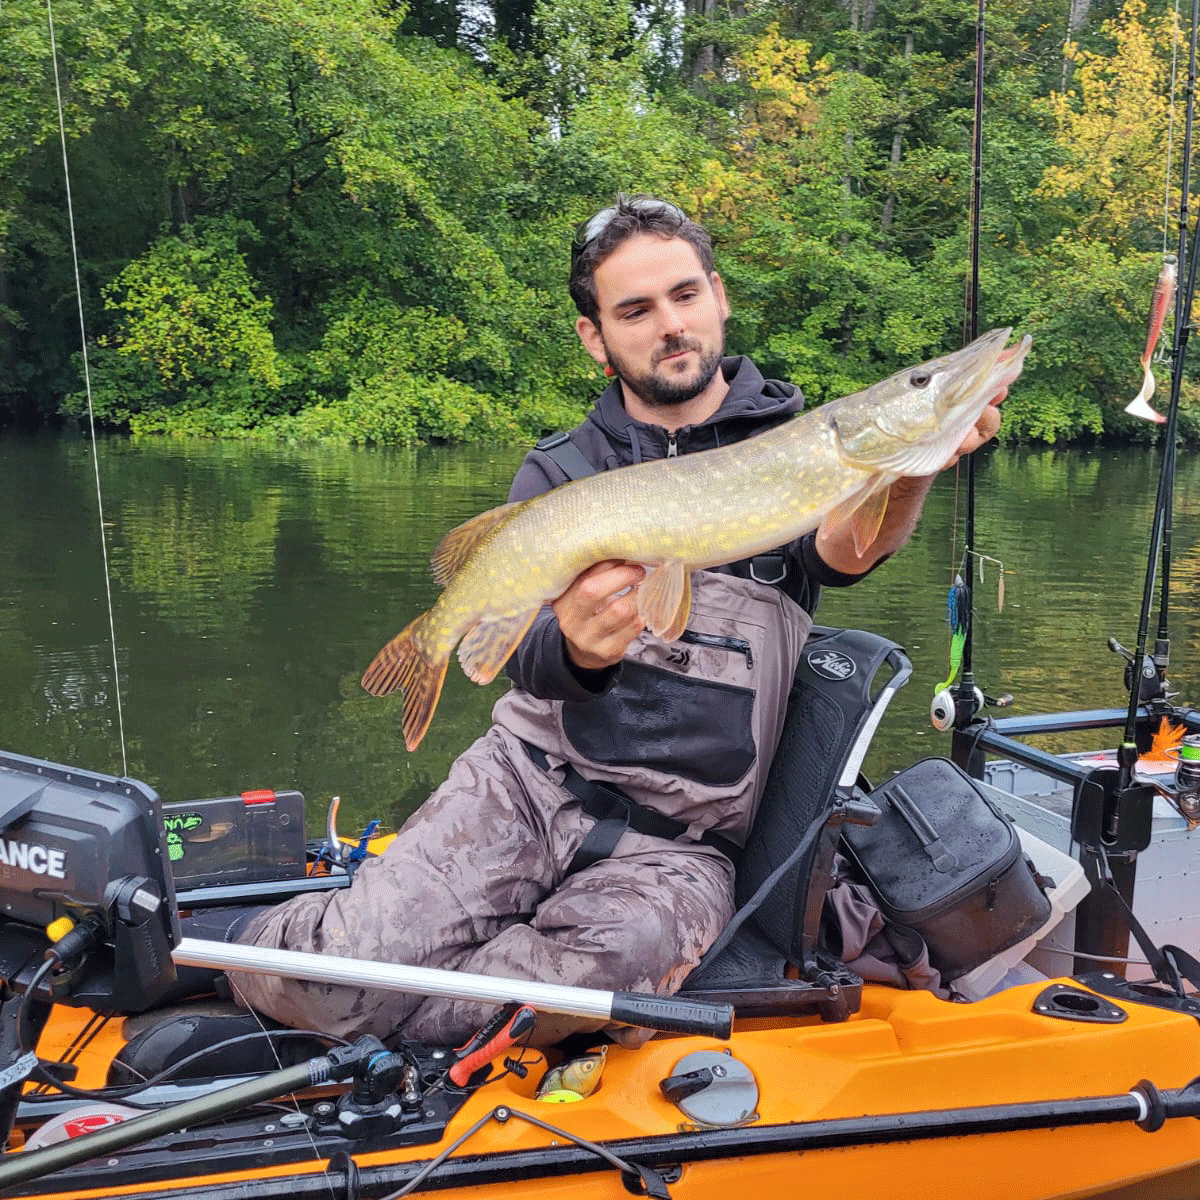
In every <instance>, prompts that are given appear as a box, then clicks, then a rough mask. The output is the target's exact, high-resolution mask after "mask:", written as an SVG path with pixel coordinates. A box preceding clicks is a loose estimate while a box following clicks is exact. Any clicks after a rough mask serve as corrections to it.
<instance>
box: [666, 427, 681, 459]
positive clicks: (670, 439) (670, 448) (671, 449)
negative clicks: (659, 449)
mask: <svg viewBox="0 0 1200 1200" xmlns="http://www.w3.org/2000/svg"><path fill="white" fill-rule="evenodd" d="M667 457H668V458H678V457H679V443H678V442H676V441H675V435H674V434H673V433H669V434H667Z"/></svg>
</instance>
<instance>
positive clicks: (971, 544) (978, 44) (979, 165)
mask: <svg viewBox="0 0 1200 1200" xmlns="http://www.w3.org/2000/svg"><path fill="white" fill-rule="evenodd" d="M985 6H986V0H979V6H978V11H977V13H976V17H975V128H974V133H973V137H972V144H971V251H970V259H971V282H970V295H969V298H968V304H967V337H966V343H967V344H968V345H969V344H970V343H971V342H973V341H974V340H975V338H976V337H977V336H978V334H979V214H980V212H981V211H982V209H983V50H984V35H985V29H986V13H985ZM974 549H975V455H974V454H968V455H967V514H966V528H965V531H964V536H963V564H964V568H965V569H964V570H963V571H962V572H961V574H962V577H963V578H964V580H965V581H966V587H967V594H966V596H965V597H963V599H964V600H965V609H966V621H965V628H964V629H963V647H962V677H961V678H960V680H959V684H958V689H957V693H956V696H955V705H954V708H955V717H956V721H957V722H961V723H962V724H964V725H965V724H966V723H967V722H968V721H969V720H970V719H971V718H972V717H973V716H974V715H975V711H976V707H977V697H976V695H975V675H974V673H973V671H972V666H971V653H972V640H973V634H974V625H975V622H974V620H973V617H974V613H973V611H972V605H971V593H970V587H971V584H970V579H971V575H970V566H971V555H972V553H973V552H974ZM952 594H953V593H952Z"/></svg>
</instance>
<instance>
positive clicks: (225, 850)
mask: <svg viewBox="0 0 1200 1200" xmlns="http://www.w3.org/2000/svg"><path fill="white" fill-rule="evenodd" d="M162 817H163V833H164V835H165V845H166V848H167V856H168V858H169V859H170V860H171V871H172V873H173V875H174V878H175V886H176V888H179V889H190V888H203V887H215V886H220V885H224V884H238V883H256V882H259V881H262V880H275V879H296V878H300V877H302V876H303V875H304V870H305V848H306V841H305V831H304V796H303V795H302V794H301V793H300V792H295V791H282V792H275V791H270V790H268V789H263V790H258V791H249V792H243V793H242V794H241V795H240V796H222V797H220V798H218V799H212V800H192V801H189V802H187V803H183V804H164V805H163V806H162Z"/></svg>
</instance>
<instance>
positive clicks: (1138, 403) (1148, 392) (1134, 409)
mask: <svg viewBox="0 0 1200 1200" xmlns="http://www.w3.org/2000/svg"><path fill="white" fill-rule="evenodd" d="M1175 263H1176V260H1175V255H1173V254H1165V255H1163V265H1162V269H1161V270H1160V271H1159V273H1158V279H1156V280H1155V282H1154V291H1153V292H1152V293H1151V295H1150V324H1149V326H1148V327H1147V329H1146V349H1145V350H1143V351H1142V390H1141V391H1140V392H1138V394H1137V395H1136V396H1134V398H1133V399H1132V400H1130V402H1129V403H1128V404H1127V405H1125V411H1126V412H1127V413H1128V414H1129V415H1130V416H1131V417H1141V418H1142V419H1143V420H1144V421H1155V422H1157V423H1158V424H1159V425H1161V424H1162V423H1163V422H1164V421H1165V420H1166V419H1167V418H1166V417H1164V416H1163V415H1162V413H1159V412H1155V411H1154V409H1152V408H1151V407H1150V397H1151V396H1153V395H1154V372H1153V371H1151V370H1150V358H1151V356H1152V355H1153V354H1154V347H1155V346H1157V345H1158V339H1159V335H1160V334H1161V333H1162V329H1163V323H1164V322H1165V321H1166V319H1167V309H1168V308H1169V307H1170V304H1171V301H1172V300H1173V299H1174V298H1175V283H1176V278H1177V275H1178V267H1177V266H1176V265H1175Z"/></svg>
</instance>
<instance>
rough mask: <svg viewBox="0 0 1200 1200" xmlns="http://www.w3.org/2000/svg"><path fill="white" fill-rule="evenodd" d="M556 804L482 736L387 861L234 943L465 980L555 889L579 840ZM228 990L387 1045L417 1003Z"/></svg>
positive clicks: (277, 913) (307, 988) (330, 990)
mask: <svg viewBox="0 0 1200 1200" xmlns="http://www.w3.org/2000/svg"><path fill="white" fill-rule="evenodd" d="M535 782H536V784H538V785H540V786H541V788H542V789H546V788H548V787H549V785H548V784H547V783H546V782H544V780H536V781H535ZM551 802H552V803H551ZM560 803H561V799H560V796H559V794H557V793H551V794H550V796H549V799H548V798H547V797H545V796H541V795H539V796H538V797H537V798H531V796H530V794H529V792H528V791H527V789H526V787H525V785H524V783H523V782H522V780H521V779H520V777H519V775H517V773H516V772H515V771H514V770H513V766H512V764H511V762H510V760H509V758H508V757H507V755H506V754H505V752H504V749H503V747H502V746H501V745H500V743H499V741H498V740H497V739H496V738H495V736H494V734H489V735H485V736H484V737H483V738H481V739H480V740H479V741H478V742H476V743H475V744H474V745H473V746H471V747H470V748H469V749H468V750H466V751H465V752H464V753H463V754H462V755H461V756H460V757H459V758H458V760H457V761H456V762H455V764H454V766H453V767H452V768H451V771H450V775H449V776H448V778H447V780H446V782H445V783H444V784H442V786H441V787H440V788H438V789H437V791H436V792H434V793H433V795H432V796H430V798H429V799H428V800H427V801H426V802H425V804H424V805H422V806H421V808H420V809H419V810H418V811H417V812H416V813H414V814H413V816H412V817H410V818H409V820H408V821H407V822H406V823H405V825H404V827H403V828H402V829H401V831H400V832H399V833H398V834H397V836H396V839H395V841H393V843H392V844H391V846H389V847H388V849H387V850H386V851H385V853H384V854H383V855H381V856H380V857H379V858H374V859H367V860H366V861H364V862H363V863H361V864H360V865H359V868H358V871H357V873H356V875H355V878H354V882H353V885H352V886H351V887H349V888H346V889H342V890H339V891H334V892H323V893H319V894H313V895H306V896H299V897H296V898H295V899H293V900H289V901H286V902H285V903H283V904H280V905H277V906H275V907H273V908H271V909H268V910H267V911H266V912H264V913H262V914H260V915H259V916H258V917H256V918H255V919H254V920H253V921H252V922H251V923H250V925H249V926H248V927H247V929H246V930H245V932H244V933H243V934H242V935H241V936H240V937H239V939H238V940H239V941H240V942H241V943H242V944H244V945H256V946H267V947H273V948H277V949H285V950H304V951H311V952H314V953H318V954H334V955H340V956H341V957H343V958H361V959H368V960H373V961H378V962H393V963H404V964H407V965H413V966H427V967H440V968H445V969H449V970H471V969H472V968H471V967H470V966H469V965H468V960H469V958H470V956H471V954H472V952H473V951H475V950H476V949H477V948H478V947H479V946H480V945H482V944H483V943H486V942H488V941H489V940H490V939H492V938H494V937H496V936H497V934H499V933H501V931H502V930H504V929H505V928H506V927H507V926H509V925H511V924H512V923H513V922H514V921H521V920H526V921H527V920H529V919H530V918H531V917H532V915H533V913H534V910H535V909H536V907H537V905H538V903H539V902H540V901H541V899H542V897H543V896H544V895H545V894H546V893H547V892H548V891H549V890H550V889H551V888H552V887H553V886H554V883H555V882H556V881H557V875H558V871H559V868H558V867H557V866H556V862H558V861H561V860H562V858H563V855H564V854H566V853H567V852H568V850H569V849H570V844H571V841H572V840H575V841H577V840H578V833H577V830H570V831H564V830H562V829H560V827H559V824H558V823H557V822H556V821H555V820H554V817H553V805H555V804H560ZM548 814H549V815H548ZM560 842H561V843H562V845H560V844H559V843H560ZM231 982H232V983H233V985H234V988H235V994H237V995H238V996H239V998H240V999H241V1000H242V1001H243V1002H244V1003H246V1004H248V1005H250V1006H252V1007H254V1008H257V1009H260V1010H261V1011H263V1012H265V1013H267V1014H268V1015H269V1016H271V1017H274V1018H275V1019H276V1020H279V1021H282V1022H284V1023H285V1024H288V1025H292V1026H294V1027H297V1028H312V1029H319V1030H321V1031H323V1032H326V1033H335V1034H339V1035H341V1036H344V1037H345V1036H354V1035H357V1034H361V1033H374V1034H376V1035H378V1036H380V1037H385V1036H387V1035H388V1034H390V1033H392V1032H394V1031H395V1030H396V1029H397V1027H398V1026H400V1025H401V1024H402V1023H403V1022H404V1021H406V1020H407V1018H408V1017H409V1016H410V1015H411V1014H412V1012H413V1011H414V1010H415V1009H416V1008H417V1007H418V1005H420V1003H421V1001H422V999H423V998H422V997H421V996H419V995H416V994H410V993H405V992H391V991H379V990H368V989H366V988H355V987H348V986H344V985H331V984H321V983H313V982H308V981H305V980H295V979H277V978H273V977H270V976H266V975H252V974H247V973H244V972H237V973H234V974H232V975H231Z"/></svg>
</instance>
